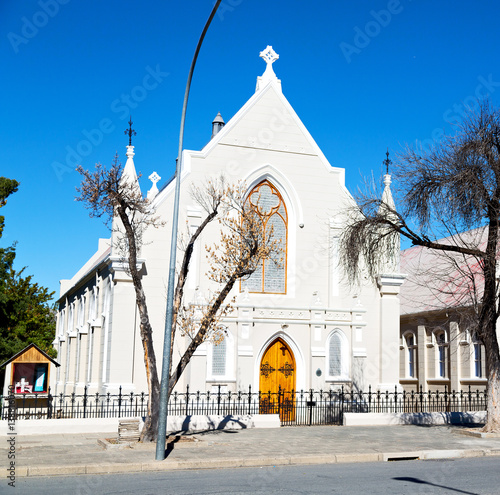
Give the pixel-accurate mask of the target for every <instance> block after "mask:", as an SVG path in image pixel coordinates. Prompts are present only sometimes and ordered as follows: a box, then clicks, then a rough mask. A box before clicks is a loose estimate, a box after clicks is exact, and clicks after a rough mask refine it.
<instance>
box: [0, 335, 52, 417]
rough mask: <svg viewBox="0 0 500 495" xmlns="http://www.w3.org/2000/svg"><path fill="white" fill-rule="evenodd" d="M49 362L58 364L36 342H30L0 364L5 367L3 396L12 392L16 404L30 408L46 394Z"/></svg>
mask: <svg viewBox="0 0 500 495" xmlns="http://www.w3.org/2000/svg"><path fill="white" fill-rule="evenodd" d="M51 364H54V365H55V366H60V364H59V363H58V362H57V361H55V360H54V359H52V358H51V357H50V356H49V355H48V354H47V353H46V352H44V351H42V349H40V348H39V347H38V346H37V345H36V344H30V345H28V346H27V347H25V348H24V349H23V350H22V351H20V352H18V353H17V354H15V355H14V356H12V357H11V358H10V359H8V360H7V361H5V362H4V363H2V364H1V365H0V369H2V368H3V367H6V370H5V379H4V387H3V396H4V397H7V396H9V395H11V394H14V396H15V399H16V405H17V406H18V407H20V406H22V408H23V409H25V408H26V407H28V408H30V406H32V405H33V404H32V403H39V401H40V399H41V398H42V397H41V396H43V395H47V394H48V392H49V384H50V369H51Z"/></svg>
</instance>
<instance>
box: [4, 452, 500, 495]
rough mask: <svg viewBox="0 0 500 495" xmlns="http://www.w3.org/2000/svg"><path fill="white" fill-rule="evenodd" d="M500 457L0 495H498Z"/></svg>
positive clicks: (53, 484)
mask: <svg viewBox="0 0 500 495" xmlns="http://www.w3.org/2000/svg"><path fill="white" fill-rule="evenodd" d="M499 468H500V457H487V458H471V459H454V460H451V459H449V460H439V461H396V462H384V463H381V462H379V463H376V462H374V463H357V464H329V465H315V466H286V467H265V468H239V469H225V470H224V469H220V470H192V471H175V472H170V473H168V472H161V473H158V472H152V473H138V474H120V475H99V476H87V475H82V476H71V477H69V476H68V477H46V478H45V477H38V478H36V477H34V478H19V479H18V480H17V481H16V487H15V488H16V489H12V488H11V487H9V486H7V484H6V482H5V481H2V485H0V493H13V494H14V493H15V494H19V495H20V494H40V495H43V494H50V495H68V494H69V495H87V494H88V495H90V494H92V495H94V494H95V495H100V494H103V495H111V494H113V495H115V494H117V495H118V494H127V495H129V494H151V495H163V494H165V495H191V494H192V495H209V494H210V495H216V494H231V495H243V494H252V495H260V494H266V495H275V494H290V495H295V494H315V495H319V494H368V495H391V494H397V495H410V494H411V495H416V494H449V495H454V494H456V495H458V494H466V495H476V494H477V495H493V494H500V469H499Z"/></svg>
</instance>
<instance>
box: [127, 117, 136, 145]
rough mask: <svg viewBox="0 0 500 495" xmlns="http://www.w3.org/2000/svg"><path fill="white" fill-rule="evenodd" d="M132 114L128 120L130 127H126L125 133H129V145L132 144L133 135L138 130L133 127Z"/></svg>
mask: <svg viewBox="0 0 500 495" xmlns="http://www.w3.org/2000/svg"><path fill="white" fill-rule="evenodd" d="M132 124H133V122H132V115H131V116H130V120H129V121H128V129H125V134H128V145H129V146H132V136H136V135H137V132H135V131H134V129H132Z"/></svg>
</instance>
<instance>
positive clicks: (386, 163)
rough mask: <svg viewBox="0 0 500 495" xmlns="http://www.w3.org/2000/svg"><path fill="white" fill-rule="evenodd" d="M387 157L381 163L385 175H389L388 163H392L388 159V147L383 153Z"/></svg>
mask: <svg viewBox="0 0 500 495" xmlns="http://www.w3.org/2000/svg"><path fill="white" fill-rule="evenodd" d="M385 156H386V157H387V158H386V159H385V160H384V161H383V162H382V163H383V164H384V165H385V173H386V175H389V165H390V164H391V163H392V161H391V160H389V148H387V153H386V154H385Z"/></svg>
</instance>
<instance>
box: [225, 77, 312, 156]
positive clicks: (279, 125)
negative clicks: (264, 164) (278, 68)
mask: <svg viewBox="0 0 500 495" xmlns="http://www.w3.org/2000/svg"><path fill="white" fill-rule="evenodd" d="M261 91H262V94H257V95H256V96H257V98H255V101H253V102H252V101H251V100H250V102H251V103H252V104H251V105H250V106H248V107H247V108H243V111H242V115H241V116H240V115H236V116H235V119H234V120H235V122H234V124H233V119H231V121H229V123H228V124H227V127H228V128H227V129H226V132H224V134H223V135H222V136H221V139H220V140H219V144H220V145H228V146H245V147H249V148H255V149H263V150H269V151H278V152H282V151H285V152H288V153H300V154H305V155H313V156H317V155H318V151H319V149H318V148H317V146H315V143H314V141H312V138H310V136H307V135H306V134H305V133H304V130H305V127H304V126H303V125H302V123H301V122H300V120H299V118H298V117H297V114H296V113H295V112H294V111H293V109H292V107H291V106H290V104H289V103H288V102H286V100H285V98H284V96H283V95H280V94H278V88H277V87H276V85H275V84H272V83H271V84H268V86H266V87H265V88H264V89H262V90H261ZM284 100H285V101H284ZM301 127H302V128H301ZM307 134H308V133H307Z"/></svg>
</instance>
